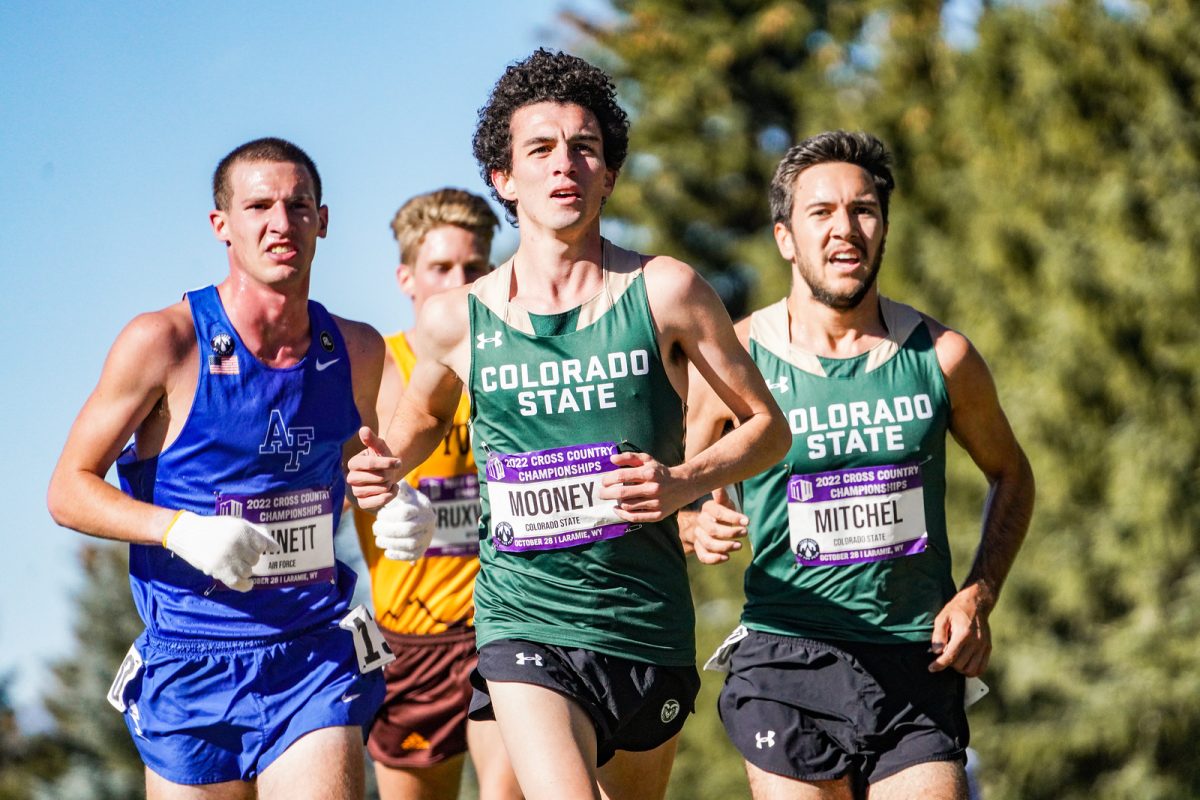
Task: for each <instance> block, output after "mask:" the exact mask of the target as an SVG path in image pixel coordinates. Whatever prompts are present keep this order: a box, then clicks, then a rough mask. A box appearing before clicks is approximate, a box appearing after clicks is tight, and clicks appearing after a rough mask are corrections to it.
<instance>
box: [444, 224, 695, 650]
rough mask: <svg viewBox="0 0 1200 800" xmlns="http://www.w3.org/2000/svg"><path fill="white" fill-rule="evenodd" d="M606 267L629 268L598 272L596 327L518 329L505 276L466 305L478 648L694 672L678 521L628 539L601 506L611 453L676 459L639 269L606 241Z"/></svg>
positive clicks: (629, 533)
mask: <svg viewBox="0 0 1200 800" xmlns="http://www.w3.org/2000/svg"><path fill="white" fill-rule="evenodd" d="M604 253H605V255H604V262H605V264H606V265H617V264H618V261H617V259H621V260H623V261H624V264H625V266H626V269H624V270H616V271H610V270H608V269H606V270H605V291H604V292H603V293H602V294H601V295H600V296H598V297H597V301H596V302H593V301H589V303H587V304H585V306H583V307H581V308H585V307H589V306H590V307H592V312H593V313H590V314H586V313H585V314H583V315H580V314H576V313H574V312H572V313H569V314H567V315H554V317H553V318H542V319H537V318H535V317H534V315H527V316H528V317H530V319H529V320H528V321H527V322H525V323H524V324H521V323H520V319H521V317H523V316H526V312H524V311H523V310H521V309H520V308H519V307H517V306H515V305H511V304H510V303H509V302H508V294H509V286H510V280H511V274H512V266H511V262H509V263H508V264H505V265H504V266H502V267H501V268H500V269H498V270H496V271H495V272H494V273H492V274H491V275H489V276H487V277H486V278H483V279H481V280H479V281H477V282H476V284H475V286H474V287H473V289H472V292H471V295H470V297H469V313H470V320H471V344H472V347H471V371H470V376H469V386H468V389H469V391H470V396H471V398H472V403H471V421H472V426H473V428H472V430H473V435H472V441H473V446H474V448H475V459H476V464H478V465H479V471H480V475H479V480H480V494H481V501H482V510H483V513H482V518H481V520H480V534H481V546H480V562H481V570H480V573H479V577H478V578H477V580H476V584H475V606H476V610H475V627H476V635H477V641H478V644H479V645H480V646H483V645H485V644H487V643H488V642H490V641H494V640H496V639H525V640H528V641H533V642H538V643H544V644H553V645H558V646H562V647H578V648H583V649H588V650H594V651H597V652H600V653H606V654H610V655H615V656H619V657H622V658H628V659H632V660H637V661H643V662H647V663H653V664H659V665H664V666H687V665H692V664H694V663H695V638H694V633H695V615H694V611H693V609H692V599H691V592H690V589H689V586H688V580H687V569H686V564H685V560H684V555H683V550H682V547H681V545H680V542H679V537H678V528H677V525H676V521H675V518H674V517H673V516H672V517H671V518H670V519H667V520H664V521H663V522H660V523H655V524H650V525H641V526H627V525H625V524H623V523H621V522H620V520H618V519H617V518H616V517H615V515H612V514H611V508H612V506H613V503H612V502H611V501H610V502H608V503H604V502H603V501H600V500H599V499H598V498H597V497H596V496H595V491H596V489H597V488H598V485H599V484H598V480H599V476H601V475H602V474H603V472H604V471H608V470H611V469H615V467H613V466H612V465H611V462H610V461H609V456H610V455H611V454H612V453H613V452H616V451H617V450H618V449H620V450H633V451H639V452H645V453H649V454H651V455H652V456H653V457H654V458H656V459H658V460H659V461H660V462H662V463H664V464H667V465H675V464H678V463H680V462H681V461H682V460H683V419H684V418H683V413H684V409H683V402H682V400H681V399H680V397H679V395H678V393H677V392H676V391H675V389H674V387H673V386H672V385H671V383H670V380H669V378H668V376H667V373H666V371H665V369H664V367H663V363H662V359H661V356H660V351H659V346H658V339H657V334H656V332H655V329H654V325H653V322H652V319H651V315H650V308H649V304H648V302H647V299H646V290H645V282H644V278H643V276H642V275H641V271H640V257H639V256H638V255H637V254H636V253H632V252H630V251H625V250H621V249H619V248H616V247H615V246H613V245H611V244H609V243H608V242H605V244H604ZM631 260H632V263H630V261H631ZM622 282H623V283H624V284H625V287H624V291H623V293H621V294H620V295H619V297H615V299H614V296H615V295H616V288H620V287H616V286H615V284H619V283H622ZM515 325H519V327H515ZM572 326H574V327H572ZM520 328H523V329H524V330H522V329H520ZM564 328H569V329H564ZM535 329H537V330H541V331H543V334H542V335H537V334H535V333H534V330H535ZM546 331H552V333H546Z"/></svg>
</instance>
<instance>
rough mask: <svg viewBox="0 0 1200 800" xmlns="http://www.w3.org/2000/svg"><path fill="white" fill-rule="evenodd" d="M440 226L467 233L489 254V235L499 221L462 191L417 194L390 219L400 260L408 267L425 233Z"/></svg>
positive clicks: (476, 198)
mask: <svg viewBox="0 0 1200 800" xmlns="http://www.w3.org/2000/svg"><path fill="white" fill-rule="evenodd" d="M442 225H453V226H455V227H458V228H463V229H465V230H468V231H470V232H471V233H473V234H475V235H476V236H477V237H478V238H479V241H480V243H482V244H483V250H484V252H491V249H492V236H493V235H494V234H495V232H496V228H498V227H499V226H500V220H499V219H497V218H496V213H495V212H494V211H492V208H491V206H489V205H488V202H487V201H486V200H484V199H483V198H482V197H480V196H478V195H475V194H471V193H470V192H466V191H463V190H462V189H438V190H437V191H433V192H427V193H426V194H419V195H417V196H416V197H414V198H412V199H411V200H409V201H408V202H407V203H405V204H404V205H402V206H400V210H399V211H397V212H396V216H394V217H392V235H393V236H395V237H396V241H397V242H399V244H400V261H401V262H403V263H405V264H412V263H413V262H414V261H415V260H416V258H417V251H418V250H419V249H420V248H421V242H423V241H424V240H425V234H427V233H429V232H430V231H431V230H433V229H434V228H437V227H440V226H442Z"/></svg>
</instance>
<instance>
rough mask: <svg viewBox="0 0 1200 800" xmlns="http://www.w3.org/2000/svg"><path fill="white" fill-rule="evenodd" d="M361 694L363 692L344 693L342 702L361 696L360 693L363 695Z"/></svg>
mask: <svg viewBox="0 0 1200 800" xmlns="http://www.w3.org/2000/svg"><path fill="white" fill-rule="evenodd" d="M361 694H362V693H361V692H359V693H358V694H344V695H342V702H343V703H349V702H350V701H351V700H355V699H357V698H358V697H359V695H361Z"/></svg>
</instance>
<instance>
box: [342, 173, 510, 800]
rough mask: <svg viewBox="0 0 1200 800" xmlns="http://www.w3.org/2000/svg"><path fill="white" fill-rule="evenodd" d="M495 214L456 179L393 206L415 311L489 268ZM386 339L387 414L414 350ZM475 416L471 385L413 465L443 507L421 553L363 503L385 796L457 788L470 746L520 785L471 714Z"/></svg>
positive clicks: (402, 798) (489, 729)
mask: <svg viewBox="0 0 1200 800" xmlns="http://www.w3.org/2000/svg"><path fill="white" fill-rule="evenodd" d="M498 225H499V221H498V220H497V219H496V215H495V214H494V213H493V212H492V210H491V208H490V207H489V206H488V204H487V201H485V200H484V199H483V198H481V197H478V196H476V195H473V194H470V193H469V192H464V191H461V190H459V189H440V190H438V191H434V192H430V193H428V194H422V195H418V196H416V197H414V198H412V199H411V200H409V201H408V202H407V203H405V204H404V205H403V206H402V207H401V208H400V210H399V211H398V212H396V216H395V218H394V219H393V220H392V230H393V232H394V234H395V237H396V241H397V243H398V244H399V245H400V260H401V263H400V266H399V267H398V268H397V270H396V280H397V282H398V283H399V284H400V288H401V290H403V291H404V293H405V294H407V295H408V296H409V297H410V298H411V299H412V301H413V316H414V317H415V316H416V315H417V313H419V312H420V310H421V307H422V305H423V304H424V302H425V300H426V299H427V298H428V297H430V296H432V295H433V294H436V293H437V292H440V291H442V290H444V289H450V288H453V287H456V286H462V285H464V284H467V283H471V282H472V281H474V280H475V279H476V278H478V277H480V276H481V275H483V274H484V273H486V272H488V271H489V270H490V265H489V261H488V255H489V251H490V250H491V242H492V234H493V233H494V231H495V229H496V227H497V226H498ZM386 342H387V349H388V355H389V358H388V359H387V364H386V365H385V367H384V377H383V382H382V385H381V387H380V391H379V401H378V410H379V411H380V412H381V413H383V414H384V415H385V417H384V418H385V419H389V418H390V417H391V414H392V411H393V409H394V408H395V406H396V402H397V401H398V400H399V397H400V394H401V392H402V391H403V389H404V386H405V385H406V384H407V382H408V378H409V376H410V375H411V373H412V368H413V364H414V363H415V358H414V356H413V353H412V350H411V348H410V347H409V344H408V339H407V337H406V336H405V334H404V333H396V334H394V335H392V336H388V337H386ZM469 418H470V404H469V403H468V401H467V397H466V395H465V394H464V395H463V396H462V399H461V401H460V402H459V405H458V410H457V412H456V414H455V416H454V423H453V425H452V426H451V428H450V430H449V432H448V433H447V434H446V436H445V439H444V440H443V442H442V446H441V447H439V448H438V449H437V450H435V451H434V453H433V455H431V456H430V457H429V459H428V460H427V461H425V463H423V464H421V465H420V466H419V467H417V468H416V469H414V470H412V471H411V472H410V473H409V474H408V476H407V480H408V482H409V484H411V485H412V486H413V488H415V489H417V490H418V491H420V492H422V493H423V494H424V495H425V496H426V497H428V498H429V500H430V502H431V504H432V506H433V509H434V512H435V514H436V516H437V531H436V533H435V534H434V539H433V542H432V543H431V545H430V547H429V549H428V550H427V551H426V555H425V556H424V557H423V558H420V559H417V560H416V561H415V562H408V561H398V560H393V559H391V558H385V557H384V552H383V550H381V549H380V548H379V547H378V546H377V545H376V543H375V539H374V536H373V534H372V531H371V527H372V520H373V516H372V515H371V514H369V513H366V512H363V511H361V510H358V509H356V510H355V516H354V522H355V527H356V529H357V531H358V538H359V543H360V544H361V545H362V551H363V556H364V558H365V559H366V563H367V568H368V570H369V572H370V575H371V595H372V599H373V601H374V604H375V614H376V616H377V617H378V622H379V626H380V628H381V629H382V631H383V634H384V636H385V638H386V639H387V640H388V643H389V644H390V645H391V648H392V651H393V652H394V653H395V654H396V656H397V659H396V661H395V662H394V664H395V668H394V669H389V670H387V672H386V675H387V682H388V687H387V699H386V700H385V701H384V704H383V707H382V708H380V710H379V713H378V715H377V716H376V718H375V722H374V724H373V725H372V726H371V732H370V738H369V740H368V743H367V747H368V750H369V751H370V753H371V756H372V758H373V759H374V760H375V774H376V777H377V779H378V783H379V792H380V797H381V798H382V800H409V798H422V799H425V798H437V799H438V800H441V799H442V798H447V799H450V800H452V798H455V797H457V795H458V787H459V783H460V779H461V775H462V767H463V758H464V754H465V752H466V751H467V749H468V747H469V749H470V751H471V757H472V761H473V762H474V764H475V771H476V773H477V774H478V776H479V784H480V797H481V798H483V800H504V799H505V798H516V797H520V790H519V789H518V788H517V784H516V778H515V777H514V776H513V774H512V770H511V768H510V767H509V765H508V759H507V757H506V756H505V753H504V746H503V743H502V742H501V741H500V738H499V733H498V731H497V730H496V724H495V723H494V722H470V723H468V722H467V705H468V702H469V701H470V698H471V687H470V683H469V681H468V676H469V675H470V673H471V670H472V669H473V668H474V666H475V662H476V653H475V627H474V604H473V594H474V588H475V575H476V573H477V572H478V571H479V557H478V553H479V532H478V521H479V487H478V482H477V479H476V470H475V461H474V459H473V458H472V456H471V440H470V434H469V431H468V420H469Z"/></svg>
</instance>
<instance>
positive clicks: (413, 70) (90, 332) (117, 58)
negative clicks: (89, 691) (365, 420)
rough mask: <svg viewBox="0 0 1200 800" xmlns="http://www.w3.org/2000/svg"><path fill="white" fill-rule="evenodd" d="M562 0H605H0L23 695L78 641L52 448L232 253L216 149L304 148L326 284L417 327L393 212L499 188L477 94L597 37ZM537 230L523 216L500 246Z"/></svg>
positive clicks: (321, 289)
mask: <svg viewBox="0 0 1200 800" xmlns="http://www.w3.org/2000/svg"><path fill="white" fill-rule="evenodd" d="M563 8H573V9H576V10H584V11H587V12H596V11H597V10H598V9H602V8H604V4H603V3H602V2H600V0H521V2H515V0H513V1H512V2H504V1H503V0H502V1H501V2H482V1H480V2H470V3H465V2H464V3H416V2H392V3H382V2H354V3H338V4H330V3H317V2H294V1H293V2H279V1H278V0H267V1H266V2H258V3H254V4H242V3H233V2H224V1H216V0H214V1H213V2H206V3H202V4H201V3H195V4H188V3H151V2H123V3H84V2H78V3H69V2H56V1H55V0H49V1H47V2H42V1H41V0H36V1H35V0H6V2H4V3H2V4H0V142H3V147H0V242H2V243H3V245H2V247H0V275H2V276H3V284H2V289H0V326H2V327H0V334H2V337H3V338H2V339H0V340H2V341H6V342H8V345H6V346H5V350H6V352H5V355H4V368H3V383H4V391H3V392H0V420H2V422H0V426H2V427H0V431H2V433H3V439H4V442H5V444H6V445H7V447H6V450H7V453H8V457H7V458H6V459H4V460H3V463H2V464H0V475H2V476H3V482H2V485H4V486H5V487H7V489H8V491H9V499H10V502H11V503H12V505H11V509H10V515H11V518H10V520H9V522H8V523H7V524H6V525H5V526H4V529H3V532H2V533H0V541H2V542H3V552H4V553H5V557H4V558H3V561H2V562H0V563H3V565H4V566H3V573H4V578H3V580H0V673H4V672H9V671H13V670H15V671H16V673H17V681H16V684H15V686H14V687H13V689H14V695H15V699H16V700H17V702H18V704H23V705H28V704H30V703H32V702H33V700H34V699H35V698H36V696H37V695H38V693H39V692H40V691H41V689H42V688H44V687H46V686H47V685H48V683H47V682H46V680H45V678H44V677H43V675H44V667H45V666H46V664H47V663H48V662H49V661H50V660H52V659H54V658H56V657H62V656H64V655H66V654H67V653H68V652H70V648H71V642H72V639H71V634H70V630H71V626H72V624H73V622H74V604H73V600H72V596H73V593H74V592H75V591H76V590H77V589H78V586H79V568H78V566H77V558H76V554H77V552H78V548H79V545H80V544H81V543H82V541H83V538H82V537H81V536H80V535H79V534H76V533H74V532H71V531H67V530H65V529H61V528H58V527H57V526H56V525H55V524H54V523H53V522H52V521H51V520H50V517H49V515H48V514H47V512H46V510H45V499H44V498H45V489H46V482H47V480H48V478H49V475H50V471H51V470H52V468H53V466H54V462H55V460H56V459H57V456H58V453H59V451H60V449H61V447H62V443H63V440H64V439H65V437H66V433H67V429H68V427H69V426H70V424H71V422H72V420H73V419H74V417H75V414H76V413H77V412H78V410H79V408H80V406H81V405H82V403H83V401H84V399H85V398H86V397H87V395H88V393H89V392H90V391H91V389H92V387H93V386H94V385H95V382H96V378H97V377H98V375H99V370H100V366H101V364H102V362H103V360H104V356H105V354H106V353H107V351H108V348H109V346H110V345H111V343H112V341H113V339H114V338H115V337H116V335H117V333H118V331H120V329H121V328H122V327H123V326H124V325H125V323H126V322H128V321H129V320H130V319H131V318H132V317H133V316H134V315H135V314H137V313H139V312H140V311H145V310H149V309H155V308H161V307H163V306H165V305H168V304H170V303H172V302H174V301H175V300H177V299H178V298H179V296H180V294H181V292H182V291H184V290H186V289H188V288H192V287H196V286H200V285H204V284H207V283H213V282H216V281H219V280H220V279H221V277H222V276H223V275H224V274H225V270H226V262H225V256H224V252H223V248H222V247H221V245H220V244H219V243H218V242H217V241H216V240H215V239H214V238H213V236H212V233H211V232H210V229H209V226H208V217H207V215H208V211H209V209H210V206H211V196H210V190H209V181H210V177H211V174H212V169H213V167H214V166H215V165H216V162H217V161H218V160H219V159H220V158H221V156H222V155H224V154H225V153H226V152H227V151H229V150H230V149H232V148H233V147H235V146H237V145H238V144H241V143H242V142H244V141H247V140H249V139H253V138H256V137H259V136H265V135H276V136H282V137H285V138H288V139H291V140H293V141H295V142H296V143H297V144H299V145H300V146H301V147H303V148H305V149H306V150H307V151H308V152H309V154H310V155H311V156H312V157H313V159H314V160H315V161H316V162H317V165H318V167H319V168H320V171H321V177H322V181H323V184H324V193H325V202H326V203H327V204H328V206H329V209H330V231H329V238H327V239H325V240H323V241H322V242H321V243H320V246H319V248H318V253H317V259H316V262H315V267H314V278H313V287H312V292H313V296H314V297H315V298H317V299H319V300H321V301H322V302H323V303H325V305H326V306H327V307H328V308H330V310H332V311H334V312H335V313H338V314H341V315H344V316H348V317H352V318H358V319H362V320H366V321H367V322H370V323H372V324H373V325H375V326H376V327H377V328H380V329H381V330H383V331H385V332H387V331H392V330H397V329H400V328H402V327H405V326H407V325H408V324H409V323H410V321H411V314H410V308H409V305H408V303H407V301H406V300H405V299H404V298H403V297H402V296H401V295H400V294H399V291H398V290H397V289H396V288H395V285H394V283H393V280H392V269H393V267H394V265H395V262H396V257H397V256H396V250H395V244H394V242H393V241H392V239H391V235H390V233H391V232H390V229H389V227H388V223H389V221H390V219H391V216H392V214H393V213H394V212H395V210H396V208H397V207H398V206H399V204H400V203H401V202H402V201H403V200H405V199H406V198H408V197H409V196H411V195H413V194H415V193H417V192H420V191H426V190H429V189H433V188H437V187H440V186H446V185H450V186H460V187H463V188H466V189H470V190H474V191H478V192H480V193H484V187H483V185H482V182H481V180H480V178H479V175H478V172H477V170H476V167H475V163H474V161H473V159H472V158H471V150H470V137H471V132H472V130H473V127H474V122H475V113H476V110H477V109H478V107H479V106H480V105H481V104H482V103H483V102H484V100H485V99H486V97H487V93H488V91H489V90H490V88H491V86H492V84H493V83H494V82H495V80H496V78H497V77H499V75H500V73H501V72H502V71H503V69H504V67H505V65H506V64H508V63H509V62H511V61H514V60H517V59H519V58H521V57H523V56H525V55H527V54H528V53H529V52H531V51H532V50H533V49H534V48H535V47H537V46H539V45H548V46H555V47H559V48H563V49H568V50H573V49H575V48H574V46H573V45H575V44H576V42H575V40H574V38H573V34H572V33H571V32H570V31H569V30H568V29H567V28H566V27H565V26H563V25H562V24H561V23H559V22H558V21H557V18H556V15H557V13H558V12H559V11H560V10H562V9H563ZM515 243H516V236H515V233H514V232H513V230H512V229H511V228H508V227H507V226H506V227H505V229H504V232H503V234H502V235H501V237H500V238H499V239H498V242H497V245H496V251H497V252H498V253H506V252H508V251H511V249H512V248H513V247H515ZM96 624H103V621H102V620H96ZM113 667H114V669H115V667H116V664H114V665H113Z"/></svg>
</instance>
